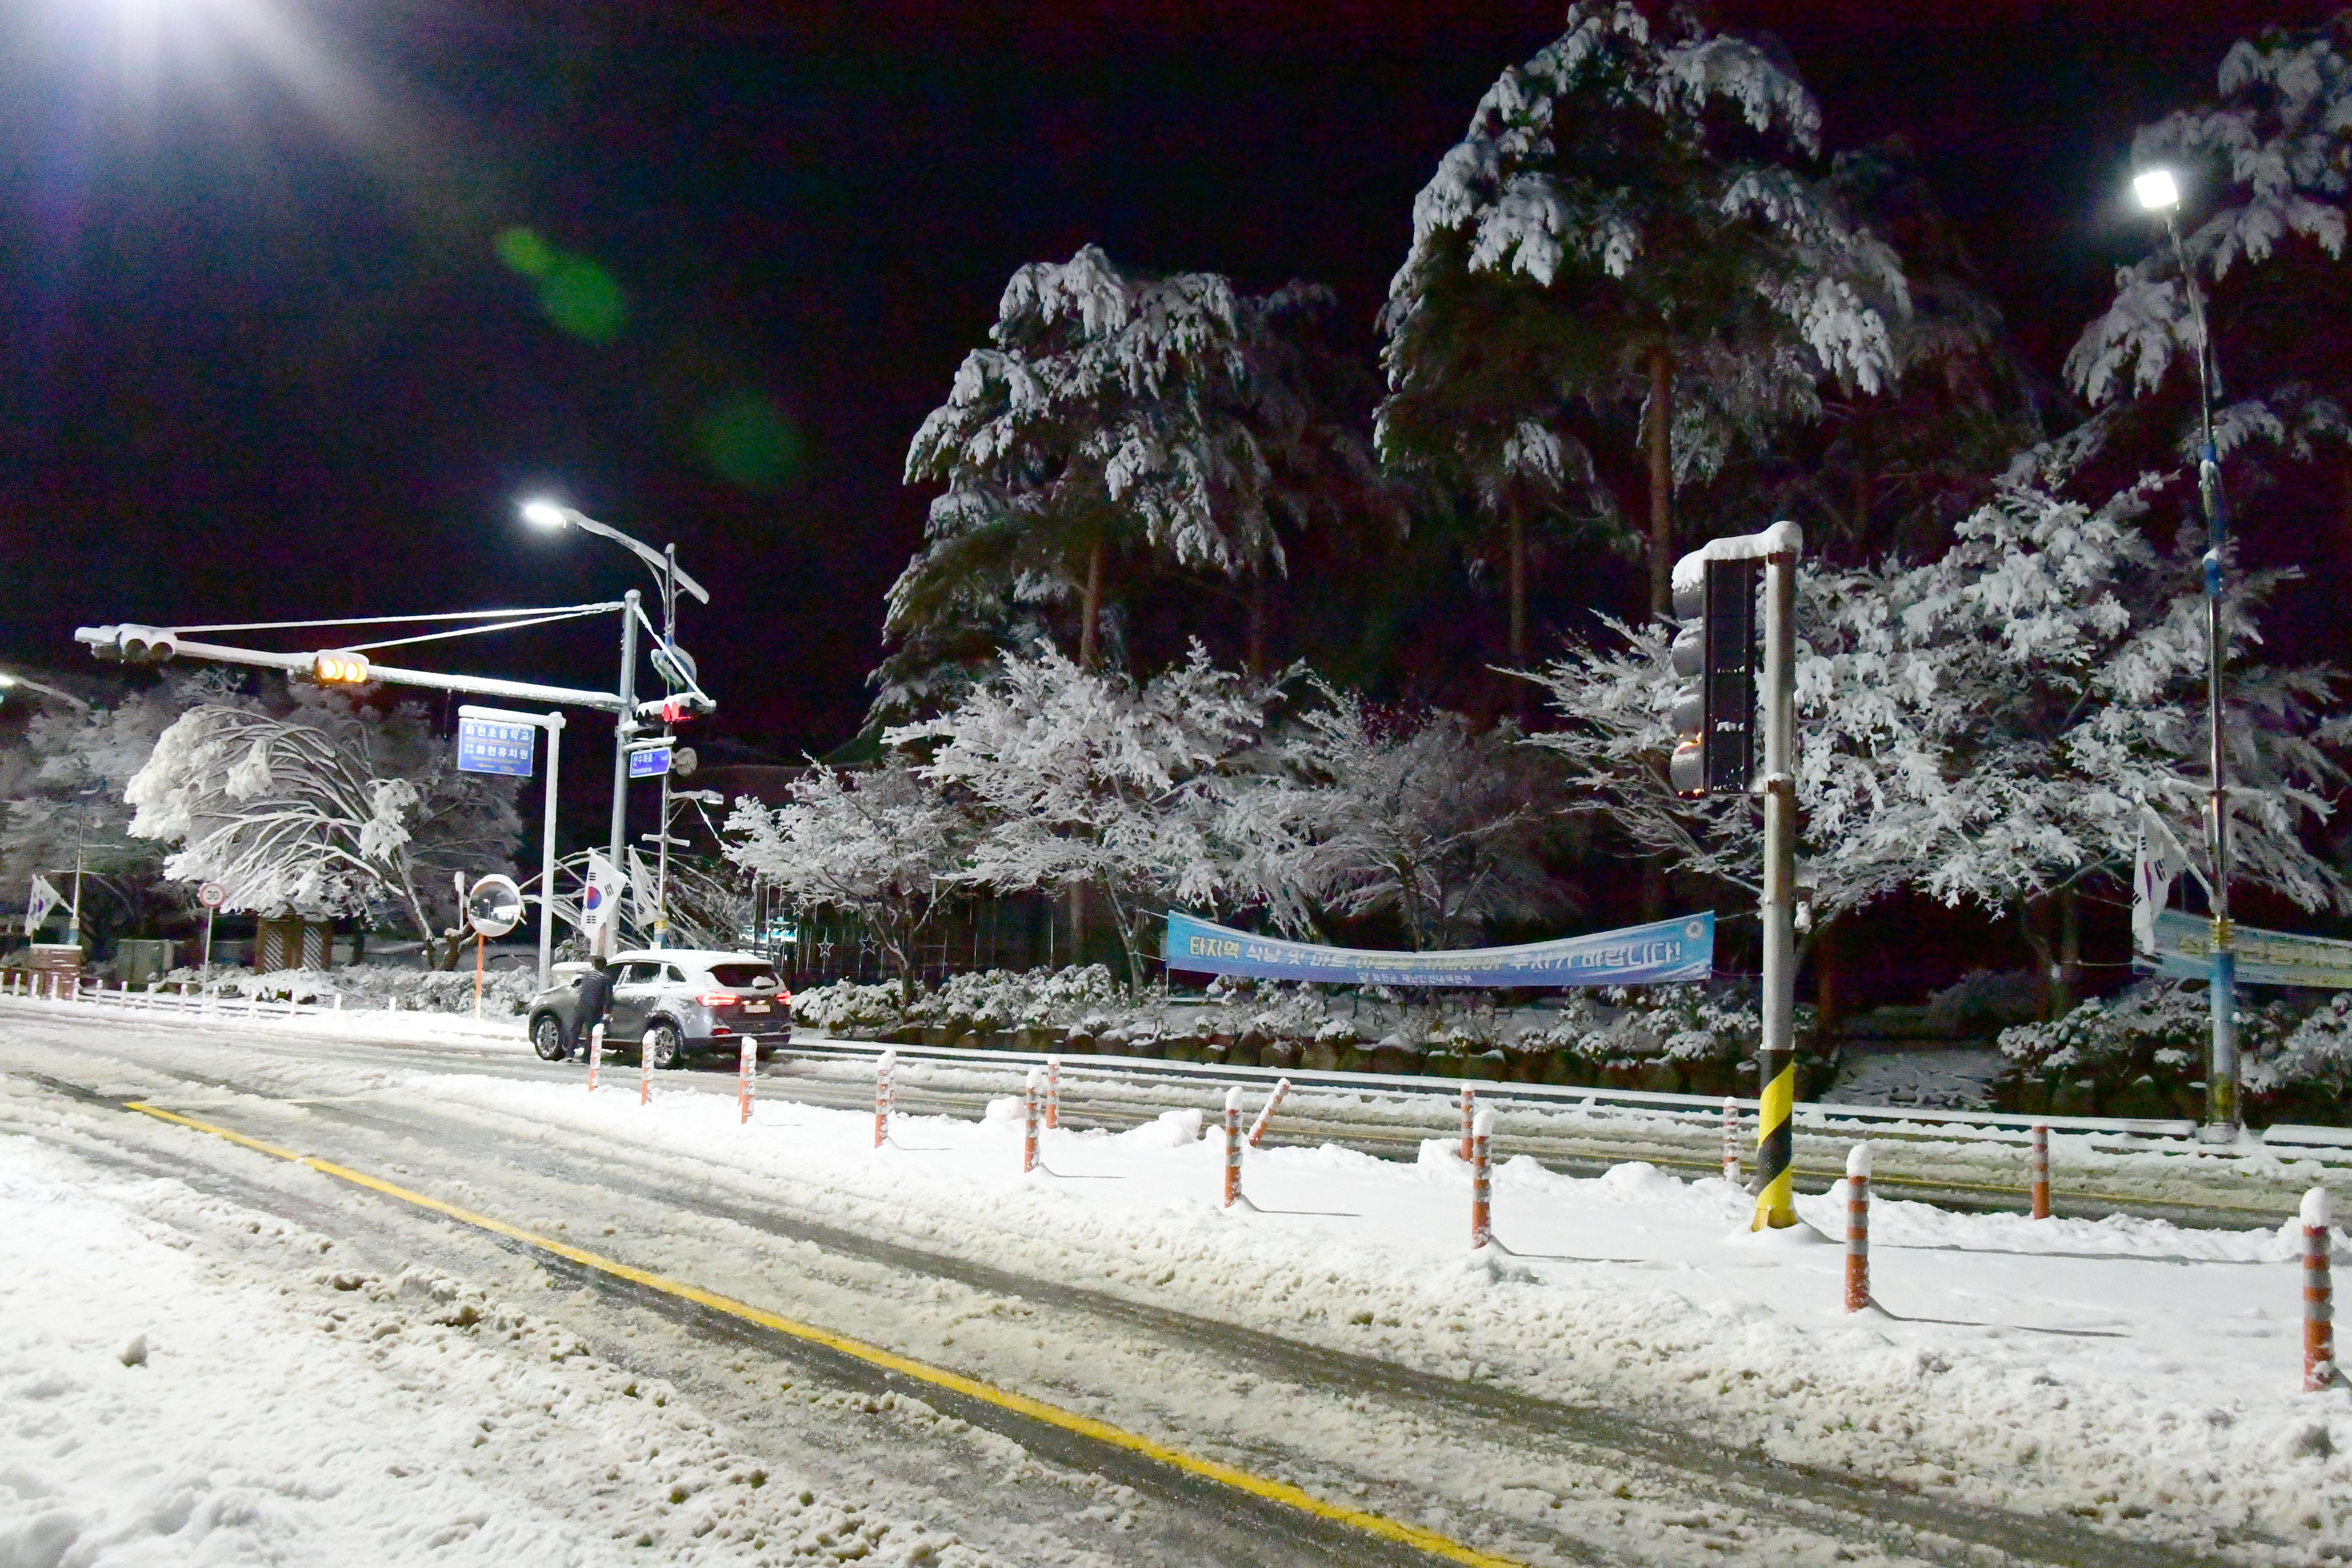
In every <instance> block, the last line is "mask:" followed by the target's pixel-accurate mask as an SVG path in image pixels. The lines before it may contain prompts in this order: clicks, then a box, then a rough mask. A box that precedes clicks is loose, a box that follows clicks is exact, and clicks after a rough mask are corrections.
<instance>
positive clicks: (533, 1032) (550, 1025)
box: [530, 1013, 570, 1062]
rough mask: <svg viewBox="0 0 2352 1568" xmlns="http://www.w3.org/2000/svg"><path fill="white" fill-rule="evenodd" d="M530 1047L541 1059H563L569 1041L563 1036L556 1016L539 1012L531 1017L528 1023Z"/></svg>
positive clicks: (557, 1060) (559, 1020)
mask: <svg viewBox="0 0 2352 1568" xmlns="http://www.w3.org/2000/svg"><path fill="white" fill-rule="evenodd" d="M530 1048H531V1049H532V1050H533V1051H536V1052H537V1053H538V1054H539V1059H540V1060H541V1061H543V1062H560V1061H562V1059H563V1057H564V1053H565V1052H566V1051H567V1050H568V1049H570V1045H569V1042H567V1041H566V1040H565V1039H564V1037H563V1023H562V1020H561V1019H559V1018H557V1017H556V1016H554V1015H553V1014H551V1013H541V1015H540V1016H538V1017H536V1018H534V1019H532V1020H531V1025H530Z"/></svg>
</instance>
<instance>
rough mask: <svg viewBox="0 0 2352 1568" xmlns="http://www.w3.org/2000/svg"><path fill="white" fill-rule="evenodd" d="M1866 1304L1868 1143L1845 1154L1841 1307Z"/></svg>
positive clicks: (1850, 1308)
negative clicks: (1843, 1255)
mask: <svg viewBox="0 0 2352 1568" xmlns="http://www.w3.org/2000/svg"><path fill="white" fill-rule="evenodd" d="M1869 1305H1870V1145H1869V1144H1867V1143H1857V1144H1855V1145H1854V1146H1853V1148H1852V1149H1851V1150H1849V1151H1848V1152H1847V1153H1846V1157H1845V1310H1847V1311H1849V1312H1859V1311H1861V1310H1863V1309H1864V1307H1867V1306H1869Z"/></svg>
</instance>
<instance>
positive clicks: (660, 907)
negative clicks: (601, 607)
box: [520, 496, 710, 946]
mask: <svg viewBox="0 0 2352 1568" xmlns="http://www.w3.org/2000/svg"><path fill="white" fill-rule="evenodd" d="M520 510H521V512H522V519H523V521H525V522H528V523H530V525H531V526H532V527H534V528H541V529H546V530H548V531H559V530H562V529H567V528H576V529H578V530H579V531H581V532H583V533H593V534H594V535H596V536H597V537H598V538H600V539H609V540H611V541H613V542H614V543H615V544H618V545H620V546H621V547H622V548H623V549H625V550H626V551H628V552H630V553H631V554H633V555H635V557H636V558H637V559H638V560H640V561H642V562H644V563H646V567H647V569H649V570H650V571H651V572H652V573H653V574H654V581H655V582H656V583H657V584H660V586H661V596H662V634H661V645H662V646H661V647H660V648H659V649H658V650H656V658H655V659H654V665H655V668H657V669H659V670H660V671H661V672H662V681H663V687H664V689H665V690H674V689H675V688H676V684H677V682H676V680H675V679H674V677H675V675H676V674H677V671H678V670H679V668H680V664H679V660H678V658H677V594H678V590H679V589H681V588H683V589H685V590H686V591H687V592H688V593H689V594H691V595H694V597H695V598H696V600H697V601H698V602H699V603H701V604H705V605H707V604H709V603H710V593H709V590H708V589H706V588H705V587H703V585H702V584H699V583H698V582H696V581H695V580H694V579H693V578H692V577H690V576H688V574H686V572H685V570H684V569H683V568H681V567H680V566H679V565H678V563H677V545H676V544H668V545H665V546H664V547H663V548H661V549H659V550H656V549H655V548H654V547H653V546H652V545H650V544H647V543H646V542H644V541H642V540H638V539H632V538H631V537H630V536H629V535H627V534H625V533H623V532H622V531H620V530H619V529H617V528H614V527H613V526H612V525H611V524H609V523H603V522H599V521H596V520H595V519H594V518H593V517H590V516H589V515H588V514H587V513H586V512H583V511H582V510H580V509H579V508H577V507H571V506H565V505H564V504H563V503H562V502H561V501H556V500H548V499H547V498H546V497H544V496H534V497H532V498H531V499H530V500H526V501H524V502H523V503H522V505H521V508H520ZM625 596H626V598H627V600H628V603H629V607H628V609H627V610H626V611H625V612H624V613H623V615H622V616H621V684H620V689H619V690H620V698H621V719H620V722H619V723H618V724H616V725H615V726H614V730H613V825H612V853H613V871H614V875H615V876H621V875H625V874H626V867H627V866H628V861H627V859H626V858H625V856H626V852H627V849H628V813H629V743H630V742H632V741H634V740H635V739H636V736H637V721H636V694H637V595H636V592H635V589H632V590H630V592H629V593H628V594H627V595H625ZM663 722H664V727H665V729H667V723H668V721H667V718H665V720H664V721H663ZM661 837H662V839H663V843H662V847H661V856H660V860H661V868H662V871H661V876H660V877H659V879H658V880H657V883H656V890H655V901H654V908H655V911H656V920H657V921H660V922H661V925H662V928H663V931H662V932H658V933H656V943H655V945H656V946H659V945H660V941H659V937H660V936H661V935H663V934H666V932H667V927H668V915H667V909H668V904H667V897H668V892H669V889H668V887H667V882H668V871H669V846H668V843H667V840H668V837H669V775H668V774H667V773H663V775H662V831H661Z"/></svg>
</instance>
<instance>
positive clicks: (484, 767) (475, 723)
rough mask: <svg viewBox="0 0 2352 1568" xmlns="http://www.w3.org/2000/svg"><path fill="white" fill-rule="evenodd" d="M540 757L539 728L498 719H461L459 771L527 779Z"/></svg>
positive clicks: (466, 717) (458, 744)
mask: <svg viewBox="0 0 2352 1568" xmlns="http://www.w3.org/2000/svg"><path fill="white" fill-rule="evenodd" d="M538 754H539V728H538V726H536V725H533V724H509V723H506V722H504V721H500V720H497V719H476V718H473V717H471V716H469V715H466V714H460V715H459V716H458V719H457V771H458V772H459V773H498V774H500V775H502V776H503V777H506V778H513V779H527V778H529V777H530V773H531V766H532V763H533V761H534V759H536V757H537V756H538Z"/></svg>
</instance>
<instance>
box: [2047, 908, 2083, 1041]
mask: <svg viewBox="0 0 2352 1568" xmlns="http://www.w3.org/2000/svg"><path fill="white" fill-rule="evenodd" d="M2082 986H2083V895H2082V891H2081V889H2077V888H2076V887H2074V884H2072V883H2069V884H2067V885H2066V886H2065V887H2063V888H2061V889H2059V890H2058V983H2057V986H2056V994H2055V996H2054V998H2053V1000H2054V1001H2055V1002H2056V1004H2057V1008H2058V1016H2060V1017H2064V1016H2066V1015H2067V1014H2068V1013H2071V1012H2073V1011H2074V999H2075V997H2077V996H2078V995H2080V994H2082Z"/></svg>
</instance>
